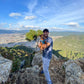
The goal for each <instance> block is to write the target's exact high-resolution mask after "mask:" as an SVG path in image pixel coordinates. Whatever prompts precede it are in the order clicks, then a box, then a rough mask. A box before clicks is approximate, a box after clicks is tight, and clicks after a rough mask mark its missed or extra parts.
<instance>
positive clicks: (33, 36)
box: [26, 30, 43, 41]
mask: <svg viewBox="0 0 84 84" xmlns="http://www.w3.org/2000/svg"><path fill="white" fill-rule="evenodd" d="M41 34H43V32H42V31H41V30H37V31H35V30H30V31H29V32H28V33H26V40H28V41H32V40H36V39H37V37H38V36H39V35H41Z"/></svg>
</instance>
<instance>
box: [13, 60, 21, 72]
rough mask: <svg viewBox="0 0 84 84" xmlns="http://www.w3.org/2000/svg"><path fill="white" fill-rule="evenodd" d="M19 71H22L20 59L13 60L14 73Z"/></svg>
mask: <svg viewBox="0 0 84 84" xmlns="http://www.w3.org/2000/svg"><path fill="white" fill-rule="evenodd" d="M19 69H20V60H19V59H15V60H13V65H12V72H15V71H18V70H19Z"/></svg>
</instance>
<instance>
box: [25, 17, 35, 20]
mask: <svg viewBox="0 0 84 84" xmlns="http://www.w3.org/2000/svg"><path fill="white" fill-rule="evenodd" d="M35 18H36V16H25V18H24V19H25V20H32V19H35Z"/></svg>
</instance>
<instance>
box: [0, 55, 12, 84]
mask: <svg viewBox="0 0 84 84" xmlns="http://www.w3.org/2000/svg"><path fill="white" fill-rule="evenodd" d="M11 68H12V61H11V60H8V59H6V58H3V57H2V56H1V55H0V83H2V82H3V83H4V82H6V81H7V79H8V77H9V74H10V71H11Z"/></svg>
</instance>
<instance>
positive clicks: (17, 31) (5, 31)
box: [0, 29, 29, 34]
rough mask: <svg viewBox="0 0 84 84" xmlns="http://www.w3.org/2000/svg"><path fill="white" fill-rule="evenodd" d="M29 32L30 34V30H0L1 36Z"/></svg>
mask: <svg viewBox="0 0 84 84" xmlns="http://www.w3.org/2000/svg"><path fill="white" fill-rule="evenodd" d="M27 32H29V30H2V29H0V34H12V33H21V34H25V33H27Z"/></svg>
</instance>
